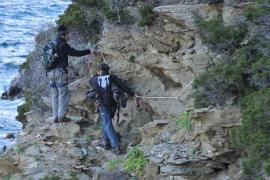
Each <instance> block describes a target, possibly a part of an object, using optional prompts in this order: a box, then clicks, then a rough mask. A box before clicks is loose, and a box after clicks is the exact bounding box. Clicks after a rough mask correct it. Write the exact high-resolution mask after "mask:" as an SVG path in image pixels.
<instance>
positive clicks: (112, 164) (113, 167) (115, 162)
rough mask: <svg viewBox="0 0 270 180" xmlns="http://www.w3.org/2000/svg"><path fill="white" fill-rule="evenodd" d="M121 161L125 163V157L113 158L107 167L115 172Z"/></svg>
mask: <svg viewBox="0 0 270 180" xmlns="http://www.w3.org/2000/svg"><path fill="white" fill-rule="evenodd" d="M121 163H123V159H120V158H117V159H113V160H110V161H109V162H108V164H107V167H106V168H107V170H108V171H110V172H113V171H115V170H116V169H117V168H118V167H119V166H120V164H121Z"/></svg>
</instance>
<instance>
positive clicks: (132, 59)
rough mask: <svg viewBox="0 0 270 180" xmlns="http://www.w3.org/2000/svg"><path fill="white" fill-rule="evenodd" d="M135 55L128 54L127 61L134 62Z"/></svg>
mask: <svg viewBox="0 0 270 180" xmlns="http://www.w3.org/2000/svg"><path fill="white" fill-rule="evenodd" d="M135 60H136V57H135V56H134V55H131V56H129V58H128V62H131V63H135Z"/></svg>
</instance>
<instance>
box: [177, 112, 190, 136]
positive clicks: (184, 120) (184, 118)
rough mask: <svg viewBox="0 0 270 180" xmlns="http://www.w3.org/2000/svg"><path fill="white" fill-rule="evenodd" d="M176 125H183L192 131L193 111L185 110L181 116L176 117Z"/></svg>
mask: <svg viewBox="0 0 270 180" xmlns="http://www.w3.org/2000/svg"><path fill="white" fill-rule="evenodd" d="M175 122H176V125H178V126H181V127H182V128H184V129H185V130H186V131H188V132H190V131H191V128H192V124H191V112H183V113H182V114H180V115H179V117H177V118H175Z"/></svg>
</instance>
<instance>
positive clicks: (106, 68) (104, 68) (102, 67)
mask: <svg viewBox="0 0 270 180" xmlns="http://www.w3.org/2000/svg"><path fill="white" fill-rule="evenodd" d="M99 69H100V70H101V71H104V72H108V71H109V70H110V67H109V65H108V64H106V63H102V64H100V65H99Z"/></svg>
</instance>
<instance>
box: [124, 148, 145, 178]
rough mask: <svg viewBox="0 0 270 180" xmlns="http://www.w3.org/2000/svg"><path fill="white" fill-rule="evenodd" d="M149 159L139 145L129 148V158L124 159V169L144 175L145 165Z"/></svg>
mask: <svg viewBox="0 0 270 180" xmlns="http://www.w3.org/2000/svg"><path fill="white" fill-rule="evenodd" d="M148 163H149V160H148V159H146V158H145V157H144V153H143V152H142V151H141V150H139V149H138V148H137V147H134V148H133V149H131V150H129V152H128V155H127V158H126V159H125V160H124V169H125V171H127V172H135V173H136V174H137V175H138V176H143V171H144V168H145V166H147V165H148Z"/></svg>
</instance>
